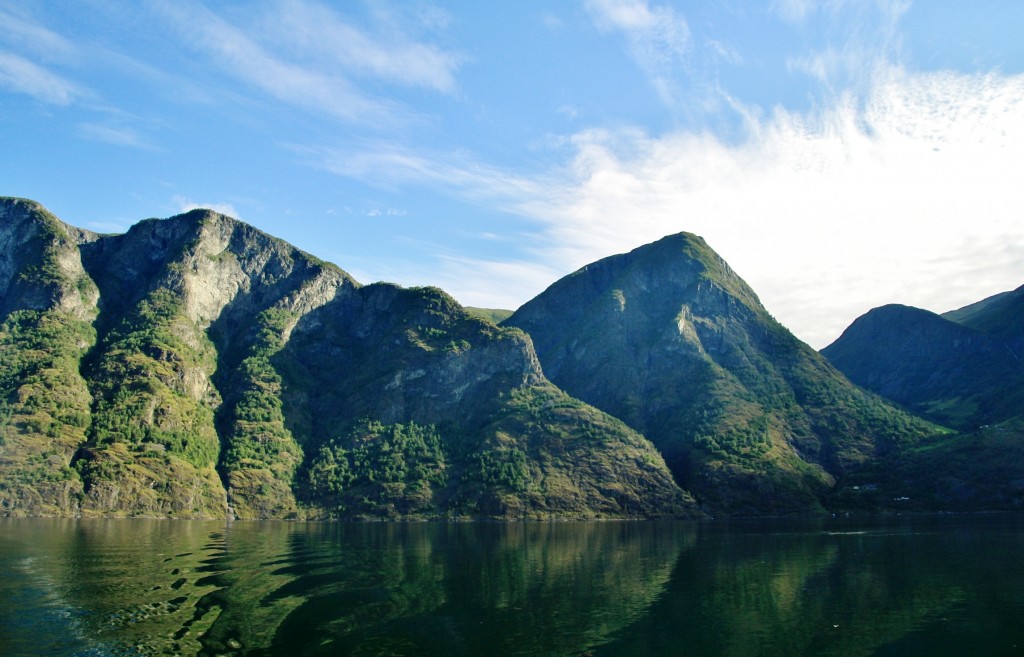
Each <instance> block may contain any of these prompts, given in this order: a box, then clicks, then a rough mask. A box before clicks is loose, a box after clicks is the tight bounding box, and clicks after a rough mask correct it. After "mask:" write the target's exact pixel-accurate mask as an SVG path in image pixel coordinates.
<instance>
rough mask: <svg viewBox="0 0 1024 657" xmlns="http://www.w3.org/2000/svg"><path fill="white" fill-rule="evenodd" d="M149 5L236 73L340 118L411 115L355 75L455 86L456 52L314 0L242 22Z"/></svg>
mask: <svg viewBox="0 0 1024 657" xmlns="http://www.w3.org/2000/svg"><path fill="white" fill-rule="evenodd" d="M155 6H156V7H157V8H158V10H159V12H160V13H161V15H162V16H163V17H165V18H167V19H169V20H170V22H171V24H172V25H173V26H174V27H175V28H176V29H177V31H178V32H179V33H180V34H181V35H182V36H183V37H184V38H185V40H186V42H187V43H189V44H190V45H191V47H193V48H195V49H197V50H198V51H200V52H202V53H204V54H205V55H206V56H207V57H208V58H209V59H210V60H211V62H212V63H214V64H216V65H217V66H218V67H220V68H221V69H222V70H224V71H225V72H227V73H229V74H230V75H232V76H233V77H235V78H236V79H237V80H239V81H241V82H242V83H244V84H246V85H247V86H249V87H253V88H256V89H259V90H260V91H262V92H264V93H266V94H268V95H269V96H271V97H272V98H274V99H276V100H278V101H282V102H284V103H287V104H288V105H292V106H297V107H303V108H305V109H308V110H313V111H316V112H319V113H323V114H327V115H331V116H334V117H336V118H338V119H341V120H344V121H348V122H354V123H361V124H374V125H381V126H388V125H394V124H395V123H396V122H398V121H404V120H408V119H409V118H410V116H411V115H412V112H411V111H410V110H409V109H407V108H405V107H403V106H402V105H401V104H399V103H397V102H395V101H394V100H391V99H389V98H388V97H385V96H382V95H379V94H374V93H371V92H368V91H366V90H364V89H363V88H361V87H360V86H359V85H358V84H356V83H355V82H354V81H353V79H354V78H360V77H367V78H371V79H372V80H374V81H384V82H388V83H397V84H402V85H412V86H420V87H426V88H430V89H434V90H438V91H446V92H447V91H451V90H452V89H454V87H455V78H454V73H455V70H456V69H457V67H458V63H459V61H458V57H456V56H454V55H452V54H450V53H446V52H444V51H442V50H441V49H439V48H437V47H434V46H431V45H428V44H423V43H419V42H416V41H414V40H412V39H411V38H409V37H407V36H405V35H404V34H402V33H400V32H397V31H392V32H390V33H388V34H387V35H384V36H380V35H374V36H371V35H368V34H366V33H365V32H363V31H361V30H359V29H357V28H355V27H353V26H352V25H350V24H348V23H347V22H345V21H344V20H343V19H342V18H340V17H339V15H338V14H337V13H335V12H333V11H331V10H329V9H327V8H326V7H323V6H321V5H317V4H314V3H310V2H301V1H299V0H291V1H290V2H283V3H280V4H279V5H278V6H277V7H276V8H275V9H273V10H272V11H269V12H268V11H266V10H262V11H261V10H257V11H256V15H255V16H253V17H251V18H250V22H249V23H246V24H245V25H243V24H240V23H238V22H237V21H236V22H235V23H232V22H230V21H229V20H227V19H225V18H223V17H222V16H220V15H218V14H217V13H215V12H213V11H211V10H209V9H206V8H205V7H202V6H198V5H181V4H178V3H171V2H161V3H159V4H157V5H155Z"/></svg>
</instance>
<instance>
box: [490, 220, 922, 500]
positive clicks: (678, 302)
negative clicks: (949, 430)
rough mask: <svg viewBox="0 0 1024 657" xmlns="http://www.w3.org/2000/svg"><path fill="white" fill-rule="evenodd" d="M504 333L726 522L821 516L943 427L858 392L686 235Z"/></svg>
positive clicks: (599, 275) (563, 286)
mask: <svg viewBox="0 0 1024 657" xmlns="http://www.w3.org/2000/svg"><path fill="white" fill-rule="evenodd" d="M504 325H509V326H516V327H519V328H522V329H523V330H525V331H526V332H527V333H529V334H530V336H531V337H532V338H533V341H534V345H535V347H536V350H537V355H538V357H539V358H540V361H541V363H542V365H543V368H544V372H545V374H546V375H547V376H548V377H549V378H550V379H551V380H552V381H553V382H554V383H555V384H556V385H558V386H559V387H561V388H563V389H564V390H566V391H567V392H568V393H569V394H571V395H574V396H576V397H579V398H580V399H582V400H584V401H586V402H588V403H591V404H593V405H595V406H597V407H598V408H601V409H602V410H604V411H607V412H608V413H611V414H612V415H614V416H616V417H619V418H621V419H623V420H624V421H625V422H626V423H627V424H629V425H630V426H631V427H633V428H634V429H636V430H637V431H639V432H641V433H642V434H644V435H645V436H647V437H648V438H650V439H651V440H652V442H654V444H655V445H656V446H657V447H658V448H659V449H660V450H661V451H662V453H663V454H664V456H665V459H666V461H667V463H668V465H669V467H670V468H671V470H672V472H673V474H674V475H675V477H676V479H677V481H678V482H679V483H680V485H681V486H683V487H684V488H687V489H689V490H691V491H693V493H694V495H695V496H696V497H697V498H698V500H699V501H700V502H702V503H703V504H705V505H706V506H707V507H709V508H710V509H712V510H713V511H715V512H719V513H727V514H764V513H789V512H807V511H814V510H820V509H821V502H822V500H823V499H824V497H825V496H826V495H827V493H828V491H829V490H830V488H831V487H832V485H833V484H834V482H835V478H836V477H837V476H840V475H843V474H845V473H848V472H850V471H853V470H856V469H857V468H858V467H859V466H861V465H862V464H864V463H865V462H868V461H870V460H872V459H874V458H875V457H877V456H880V455H883V454H886V453H888V452H893V451H896V450H901V449H904V448H906V447H908V446H910V445H913V444H915V443H916V442H917V441H919V440H920V439H921V438H922V437H924V436H926V435H928V434H930V433H931V432H932V431H934V427H933V426H931V425H928V424H927V423H925V422H922V421H919V420H917V419H914V418H913V417H911V416H908V415H907V414H905V413H903V412H901V411H898V410H896V409H894V408H893V407H891V406H889V405H888V404H886V403H884V402H882V401H881V400H880V399H878V398H877V397H875V396H873V395H871V394H869V393H866V392H865V391H863V390H861V389H859V388H857V387H856V386H854V385H852V384H851V383H850V382H849V381H848V380H847V379H846V378H845V377H843V376H842V375H841V374H840V373H839V372H837V371H836V370H835V369H834V368H833V367H832V366H831V365H829V364H828V363H827V362H826V361H825V359H824V358H822V357H821V356H820V355H818V354H817V353H816V352H815V351H814V350H813V349H811V348H810V347H808V346H807V345H805V344H804V343H802V342H800V341H799V340H797V339H796V338H795V337H794V336H793V335H792V334H791V333H789V331H787V330H786V329H785V328H784V327H782V326H781V325H780V324H778V323H777V322H776V321H775V320H774V319H773V318H772V317H771V316H770V315H769V314H768V313H767V312H766V311H765V309H764V308H763V307H762V306H761V304H760V302H759V300H758V298H757V296H756V295H755V294H754V292H753V291H752V290H751V289H750V288H749V286H747V285H746V283H744V282H743V280H741V279H740V278H739V277H738V276H737V275H736V274H735V273H734V272H733V271H732V270H731V269H730V268H729V266H728V265H727V264H726V263H725V262H724V261H723V260H722V259H721V258H720V257H719V256H718V255H717V254H716V253H714V251H712V250H711V248H710V247H708V245H707V244H706V243H705V242H704V241H703V240H702V239H701V238H699V237H696V236H694V235H689V234H686V233H681V234H678V235H672V236H669V237H666V238H664V239H662V240H659V241H658V242H655V243H653V244H650V245H647V246H643V247H640V248H638V249H636V250H634V251H632V252H630V253H627V254H623V255H618V256H613V257H610V258H606V259H604V260H600V261H598V262H595V263H593V264H591V265H588V266H586V267H584V268H583V269H581V270H579V271H577V272H575V273H574V274H571V275H569V276H567V277H565V278H563V279H562V280H560V281H558V282H556V283H555V284H554V285H552V286H551V287H549V288H548V289H547V290H546V291H545V292H544V293H542V294H541V295H540V296H538V297H537V298H535V299H533V300H532V301H530V302H529V303H527V304H525V305H524V306H523V307H522V308H520V309H519V310H518V311H516V313H515V314H514V315H513V316H512V317H511V318H510V319H508V320H507V321H506V322H505V323H504Z"/></svg>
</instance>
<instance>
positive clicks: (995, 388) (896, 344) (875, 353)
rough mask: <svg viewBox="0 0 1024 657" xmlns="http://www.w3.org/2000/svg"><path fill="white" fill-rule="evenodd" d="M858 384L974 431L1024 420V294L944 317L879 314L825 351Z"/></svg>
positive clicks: (902, 311)
mask: <svg viewBox="0 0 1024 657" xmlns="http://www.w3.org/2000/svg"><path fill="white" fill-rule="evenodd" d="M821 353H822V354H823V355H824V356H825V357H826V358H828V359H829V361H831V362H832V364H834V365H835V366H836V367H837V368H839V369H840V370H841V371H842V372H843V373H844V374H846V375H847V376H848V377H849V378H850V379H851V380H852V381H854V382H855V383H857V384H858V385H861V386H864V387H865V388H868V389H869V390H873V391H875V392H877V393H878V394H880V395H882V396H884V397H887V398H889V399H891V400H893V401H895V402H896V403H898V404H900V405H902V406H904V407H905V408H907V409H909V410H911V411H913V412H914V413H917V414H919V415H922V416H924V417H926V418H929V419H932V420H933V421H935V422H938V423H940V424H944V425H947V426H950V427H954V428H956V429H959V430H969V429H974V428H977V427H979V426H981V425H987V424H995V423H998V422H1002V421H1004V420H1008V419H1010V418H1012V417H1015V416H1018V415H1021V414H1024V288H1018V289H1017V290H1015V291H1013V292H1006V293H1004V294H1000V295H996V296H995V297H991V298H989V299H985V300H983V301H980V302H978V303H975V304H971V305H970V306H967V307H965V308H961V309H959V310H955V311H952V312H950V313H946V314H945V315H937V314H935V313H931V312H929V311H927V310H921V309H918V308H912V307H908V306H899V305H888V306H883V307H881V308H875V309H874V310H871V311H869V312H867V313H865V314H864V315H863V316H861V317H859V318H857V319H856V320H854V322H853V323H852V324H851V325H850V326H849V327H848V328H847V329H846V330H845V331H844V332H843V334H842V335H841V336H840V337H839V338H838V339H837V340H836V341H835V342H833V343H832V344H830V345H829V346H827V347H825V348H824V349H823V350H822V352H821Z"/></svg>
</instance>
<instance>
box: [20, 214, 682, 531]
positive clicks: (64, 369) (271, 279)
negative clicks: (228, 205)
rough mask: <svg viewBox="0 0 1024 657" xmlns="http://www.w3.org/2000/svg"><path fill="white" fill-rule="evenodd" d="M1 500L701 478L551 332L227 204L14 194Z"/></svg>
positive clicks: (571, 503)
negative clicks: (349, 261) (146, 206)
mask: <svg viewBox="0 0 1024 657" xmlns="http://www.w3.org/2000/svg"><path fill="white" fill-rule="evenodd" d="M0 291H2V292H3V296H2V297H0V298H2V302H0V303H2V311H3V312H2V316H0V317H2V320H3V324H2V327H0V372H2V374H0V377H2V378H0V403H2V406H0V438H2V440H3V442H2V444H0V511H2V512H5V513H7V514H14V515H25V514H59V515H72V514H83V515H152V516H176V517H223V516H226V515H232V514H233V515H238V516H242V517H322V516H331V517H352V516H375V517H409V516H416V517H453V516H489V517H634V516H644V517H646V516H659V515H685V514H688V513H693V512H694V505H693V503H692V499H691V498H689V497H688V496H687V495H686V494H685V493H683V491H681V490H680V489H679V488H678V486H676V484H675V483H674V482H673V480H672V478H671V476H670V474H669V473H668V470H667V469H666V467H665V464H664V461H663V460H662V458H661V456H660V455H659V454H658V453H657V451H656V450H655V449H654V448H653V446H651V444H650V443H649V442H648V441H646V440H645V439H644V438H643V437H642V436H640V435H639V434H637V433H636V432H635V431H632V430H630V429H629V428H627V427H626V426H625V425H623V424H622V423H620V422H618V421H616V420H614V419H613V418H611V417H609V416H607V415H605V414H603V413H601V412H599V411H597V410H596V409H593V408H591V407H589V406H587V405H586V404H583V403H581V402H579V401H578V400H576V399H573V398H571V397H569V396H567V395H565V394H564V393H563V392H561V391H560V390H558V389H556V388H554V387H553V386H552V385H551V384H550V383H549V382H548V381H547V380H546V379H545V378H544V376H543V374H542V373H541V371H540V368H539V365H538V362H537V358H536V355H535V354H534V352H533V349H532V345H531V342H530V340H529V339H528V338H527V337H526V336H525V335H523V334H522V333H521V332H519V331H516V330H514V329H499V328H497V327H496V326H495V325H494V324H492V323H490V322H489V321H485V320H480V319H474V318H473V317H471V316H470V315H468V314H467V313H466V312H465V311H464V310H463V309H462V308H461V307H460V306H458V304H457V303H455V302H454V301H453V300H452V299H450V298H449V297H447V296H446V295H444V294H443V293H442V292H440V291H438V290H434V289H429V288H427V289H415V290H404V289H401V288H397V287H394V286H389V285H371V286H366V287H362V286H360V285H359V284H358V283H357V282H356V281H354V280H353V279H352V278H351V277H350V276H348V274H346V273H345V272H344V271H342V270H340V269H338V268H337V267H335V266H334V265H330V264H328V263H324V262H321V261H319V260H317V259H316V258H313V257H312V256H309V255H308V254H305V253H303V252H301V251H299V250H297V249H295V248H294V247H291V246H289V245H287V244H285V243H283V242H281V241H280V240H276V239H274V238H272V237H270V236H268V235H265V234H263V233H261V232H259V231H257V230H255V229H253V228H252V227H250V226H247V225H245V224H242V223H240V222H238V221H235V220H233V219H230V218H228V217H224V216H222V215H218V214H216V213H212V212H208V211H194V212H190V213H187V214H184V215H180V216H177V217H173V218H171V219H167V220H147V221H143V222H141V223H139V224H137V225H136V226H134V227H132V229H131V230H129V231H128V232H127V233H125V234H124V235H118V236H99V235H95V234H92V233H88V232H87V231H81V230H78V229H74V228H72V227H69V226H66V225H65V224H63V223H61V222H60V221H59V220H57V219H56V218H54V217H53V216H52V215H50V214H49V213H47V212H46V211H45V210H44V209H43V208H41V207H40V206H38V205H37V204H34V203H32V202H28V201H21V200H17V199H3V200H0Z"/></svg>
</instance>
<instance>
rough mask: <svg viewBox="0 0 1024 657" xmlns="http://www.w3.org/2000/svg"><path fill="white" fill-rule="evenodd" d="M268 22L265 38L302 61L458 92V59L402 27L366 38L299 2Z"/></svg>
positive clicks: (332, 16) (329, 13)
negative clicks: (306, 59) (303, 59)
mask: <svg viewBox="0 0 1024 657" xmlns="http://www.w3.org/2000/svg"><path fill="white" fill-rule="evenodd" d="M267 20H268V24H267V29H266V31H265V32H264V34H265V35H266V36H267V38H268V39H271V40H273V41H275V42H276V43H278V44H280V45H281V46H283V47H285V48H286V49H287V50H289V52H292V53H294V54H295V55H297V56H300V57H302V58H310V59H312V60H313V61H316V62H319V63H321V64H325V65H328V66H336V67H338V68H339V69H340V70H342V71H345V72H347V73H353V74H361V75H369V76H373V77H377V78H381V79H384V80H387V81H391V82H397V83H401V84H406V85H412V86H420V87H426V88H431V89H436V90H438V91H445V92H449V91H452V90H453V89H454V88H455V71H456V69H457V68H458V66H459V61H460V60H459V57H457V56H456V55H454V54H452V53H448V52H445V51H443V50H441V49H440V48H438V47H437V46H434V45H430V44H426V43H418V42H416V41H414V40H412V39H411V38H410V37H409V36H407V35H406V34H405V33H404V32H403V31H402V30H401V29H399V28H393V29H389V30H388V31H387V33H386V34H383V35H371V34H367V33H366V32H365V31H363V30H360V29H358V28H356V27H354V26H353V25H351V24H349V23H348V22H346V21H344V20H343V19H342V18H341V17H339V15H338V14H337V13H335V12H333V11H331V10H329V9H327V8H326V7H323V6H321V5H317V4H314V3H310V2H299V1H297V0H291V1H288V2H282V3H281V4H280V5H279V7H278V10H277V11H274V12H272V13H271V14H270V15H269V16H268V17H267ZM434 22H435V23H436V21H434Z"/></svg>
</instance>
